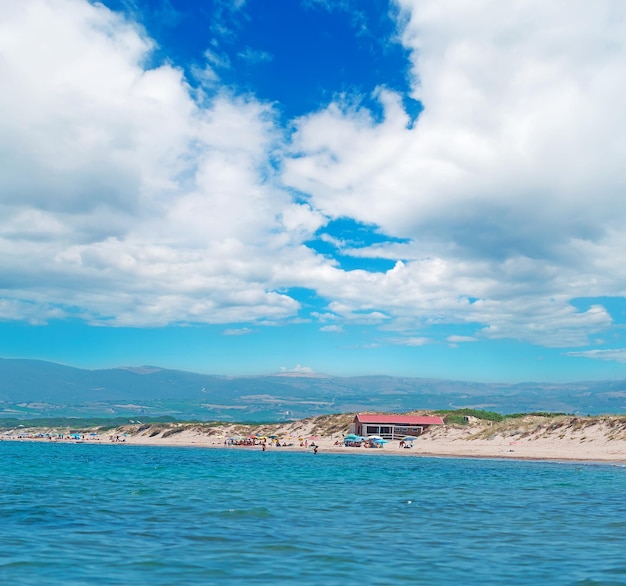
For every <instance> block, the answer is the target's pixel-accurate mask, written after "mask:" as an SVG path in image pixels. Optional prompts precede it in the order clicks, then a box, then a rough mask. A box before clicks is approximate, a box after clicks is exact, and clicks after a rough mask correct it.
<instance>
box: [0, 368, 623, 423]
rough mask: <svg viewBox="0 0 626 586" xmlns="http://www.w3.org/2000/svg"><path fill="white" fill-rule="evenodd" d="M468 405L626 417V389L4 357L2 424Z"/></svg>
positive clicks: (272, 416)
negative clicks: (233, 372) (10, 420)
mask: <svg viewBox="0 0 626 586" xmlns="http://www.w3.org/2000/svg"><path fill="white" fill-rule="evenodd" d="M462 407H472V408H476V409H487V410H492V411H498V412H499V413H503V414H506V413H515V412H522V411H523V412H528V411H553V412H554V411H558V412H565V413H577V414H582V415H587V414H589V415H596V414H601V413H624V412H626V381H592V382H577V383H569V384H547V383H545V384H544V383H533V382H528V383H519V384H493V383H476V382H464V381H453V380H443V379H424V378H410V377H392V376H360V377H333V376H325V375H313V376H312V375H298V374H291V373H290V374H285V373H282V374H276V375H268V376H217V375H206V374H198V373H194V372H186V371H182V370H168V369H163V368H159V367H157V366H141V367H124V368H111V369H104V370H84V369H80V368H73V367H69V366H63V365H60V364H55V363H52V362H45V361H41V360H19V359H0V417H3V416H5V417H44V416H45V417H48V416H76V417H78V416H80V417H85V416H93V417H102V416H109V417H117V416H122V417H134V418H141V417H142V416H144V417H146V416H153V417H157V416H163V415H170V416H174V417H177V418H180V419H189V418H194V419H200V420H226V421H242V422H245V421H284V420H288V419H301V418H304V417H309V416H313V415H321V414H325V413H345V412H354V411H395V412H403V411H411V410H416V409H458V408H462Z"/></svg>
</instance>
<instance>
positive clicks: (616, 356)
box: [565, 348, 626, 363]
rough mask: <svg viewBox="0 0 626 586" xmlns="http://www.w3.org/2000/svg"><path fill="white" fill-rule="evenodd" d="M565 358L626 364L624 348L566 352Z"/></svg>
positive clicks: (625, 349)
mask: <svg viewBox="0 0 626 586" xmlns="http://www.w3.org/2000/svg"><path fill="white" fill-rule="evenodd" d="M565 356H574V357H583V358H593V359H595V360H606V361H608V362H621V363H626V348H614V349H611V350H585V351H581V352H566V353H565Z"/></svg>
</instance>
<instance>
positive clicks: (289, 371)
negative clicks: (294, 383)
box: [280, 364, 315, 374]
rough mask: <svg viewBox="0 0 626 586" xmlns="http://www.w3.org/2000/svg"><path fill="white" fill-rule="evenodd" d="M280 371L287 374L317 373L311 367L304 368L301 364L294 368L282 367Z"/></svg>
mask: <svg viewBox="0 0 626 586" xmlns="http://www.w3.org/2000/svg"><path fill="white" fill-rule="evenodd" d="M280 371H281V372H284V373H285V374H313V373H314V372H315V371H314V370H313V369H312V368H311V367H310V366H302V365H301V364H297V365H296V366H294V367H293V368H287V367H286V366H281V367H280Z"/></svg>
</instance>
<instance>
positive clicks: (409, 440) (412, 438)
mask: <svg viewBox="0 0 626 586" xmlns="http://www.w3.org/2000/svg"><path fill="white" fill-rule="evenodd" d="M416 439H417V438H416V437H414V436H412V435H407V436H405V437H403V438H402V441H403V442H414V441H415V440H416Z"/></svg>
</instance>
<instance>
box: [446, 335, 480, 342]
mask: <svg viewBox="0 0 626 586" xmlns="http://www.w3.org/2000/svg"><path fill="white" fill-rule="evenodd" d="M446 341H447V342H450V343H452V344H459V343H463V342H477V341H478V338H475V337H474V336H456V335H453V336H448V337H447V338H446Z"/></svg>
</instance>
